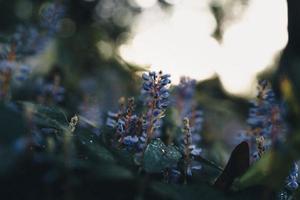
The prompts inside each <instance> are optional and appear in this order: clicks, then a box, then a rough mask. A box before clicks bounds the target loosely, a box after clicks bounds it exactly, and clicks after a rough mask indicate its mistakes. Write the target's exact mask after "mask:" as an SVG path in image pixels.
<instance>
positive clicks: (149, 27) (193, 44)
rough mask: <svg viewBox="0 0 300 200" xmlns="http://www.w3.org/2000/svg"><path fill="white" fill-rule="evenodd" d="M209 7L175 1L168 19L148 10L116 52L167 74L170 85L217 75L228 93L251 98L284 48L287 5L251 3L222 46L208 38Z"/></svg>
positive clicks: (192, 0) (263, 0)
mask: <svg viewBox="0 0 300 200" xmlns="http://www.w3.org/2000/svg"><path fill="white" fill-rule="evenodd" d="M140 2H142V1H140ZM208 2H209V0H206V1H205V0H203V1H199V0H189V1H180V2H179V3H177V4H175V5H174V11H173V13H172V14H165V13H164V12H163V11H161V10H160V8H159V7H158V6H156V5H153V6H152V7H151V9H148V10H146V11H145V12H144V14H142V16H141V17H140V19H139V21H138V22H137V23H136V24H135V26H134V27H133V39H132V40H131V41H129V42H128V43H127V44H125V45H122V46H121V47H120V54H121V56H122V57H123V58H124V59H125V60H127V61H128V62H132V63H136V64H140V65H144V66H145V65H146V66H151V68H152V69H155V70H157V69H161V70H163V71H166V72H169V73H171V75H172V78H173V82H174V83H178V80H179V77H180V76H182V75H185V76H190V77H192V78H195V79H197V80H203V79H207V78H209V77H211V76H212V75H214V74H218V75H219V76H220V78H221V81H222V83H223V85H224V87H225V89H226V90H227V91H229V92H231V93H234V94H240V95H249V94H251V93H252V92H253V87H252V86H253V83H254V82H255V76H256V74H257V73H258V72H260V71H262V70H264V69H265V68H266V67H268V66H270V65H271V64H272V63H273V60H274V56H275V55H276V54H278V52H279V51H280V50H282V49H283V48H284V46H285V45H286V42H287V31H286V27H287V8H286V1H285V0H250V4H249V6H248V8H247V10H246V11H245V13H244V14H243V15H242V17H241V18H240V19H239V20H237V21H236V22H235V23H234V24H232V25H231V26H230V27H228V28H227V29H226V31H225V33H224V39H223V43H222V44H219V43H218V42H217V41H216V40H215V39H214V38H213V37H212V36H211V35H212V33H213V31H214V28H215V26H216V22H215V20H214V17H213V16H212V14H211V12H210V10H209V8H208ZM270 4H271V5H272V6H271V7H270V6H268V5H270ZM266 9H268V11H266Z"/></svg>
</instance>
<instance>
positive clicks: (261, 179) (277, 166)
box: [231, 150, 291, 191]
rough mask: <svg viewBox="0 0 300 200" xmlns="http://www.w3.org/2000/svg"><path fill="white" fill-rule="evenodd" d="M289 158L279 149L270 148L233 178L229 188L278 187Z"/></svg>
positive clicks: (236, 189)
mask: <svg viewBox="0 0 300 200" xmlns="http://www.w3.org/2000/svg"><path fill="white" fill-rule="evenodd" d="M289 163H291V158H290V157H289V156H286V155H284V154H283V153H281V152H279V151H274V150H271V151H270V152H267V153H265V154H264V156H262V158H261V159H260V160H259V161H257V162H256V163H255V164H253V165H252V166H251V167H250V169H249V170H248V171H247V172H246V173H245V174H243V175H242V176H241V177H239V178H237V179H235V181H234V182H233V184H232V187H231V189H232V190H234V191H239V190H243V189H246V188H250V187H253V186H259V185H260V186H268V187H269V188H273V189H280V188H281V186H282V184H283V181H284V179H285V177H286V176H287V175H288V171H289V169H290V165H289Z"/></svg>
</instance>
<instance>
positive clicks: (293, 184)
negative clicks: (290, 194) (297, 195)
mask: <svg viewBox="0 0 300 200" xmlns="http://www.w3.org/2000/svg"><path fill="white" fill-rule="evenodd" d="M298 171H299V168H298V165H297V163H296V162H294V163H293V166H292V169H291V171H290V174H289V176H288V177H287V178H286V185H285V187H286V189H288V190H289V191H295V190H296V189H297V188H298V187H299V185H298V181H297V180H298Z"/></svg>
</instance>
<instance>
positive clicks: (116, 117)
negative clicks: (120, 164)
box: [106, 98, 140, 148]
mask: <svg viewBox="0 0 300 200" xmlns="http://www.w3.org/2000/svg"><path fill="white" fill-rule="evenodd" d="M134 110H135V102H134V98H129V99H128V101H127V105H125V98H121V99H120V108H119V111H118V112H117V113H114V112H111V111H109V112H108V118H107V121H106V125H107V126H109V127H111V128H113V129H115V131H116V132H115V136H114V139H115V141H114V143H115V145H117V146H119V147H122V146H125V147H128V148H138V147H139V145H138V144H139V141H140V138H139V132H138V131H137V130H139V127H138V124H139V118H138V116H137V115H136V114H134Z"/></svg>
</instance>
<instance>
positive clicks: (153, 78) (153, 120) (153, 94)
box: [141, 71, 171, 143]
mask: <svg viewBox="0 0 300 200" xmlns="http://www.w3.org/2000/svg"><path fill="white" fill-rule="evenodd" d="M142 78H143V80H144V83H143V87H142V91H141V93H142V95H143V97H144V104H145V105H146V106H147V108H148V109H147V112H146V115H145V121H144V126H143V127H144V134H145V135H146V143H149V142H150V141H151V139H152V138H153V137H154V133H155V131H157V130H158V129H159V128H160V127H161V125H162V121H161V119H162V118H163V117H164V115H165V110H166V108H167V107H168V105H169V100H168V97H169V95H170V94H169V91H168V88H169V85H170V83H171V80H170V75H169V74H163V73H162V71H160V72H159V73H156V72H149V73H144V74H143V76H142Z"/></svg>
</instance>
